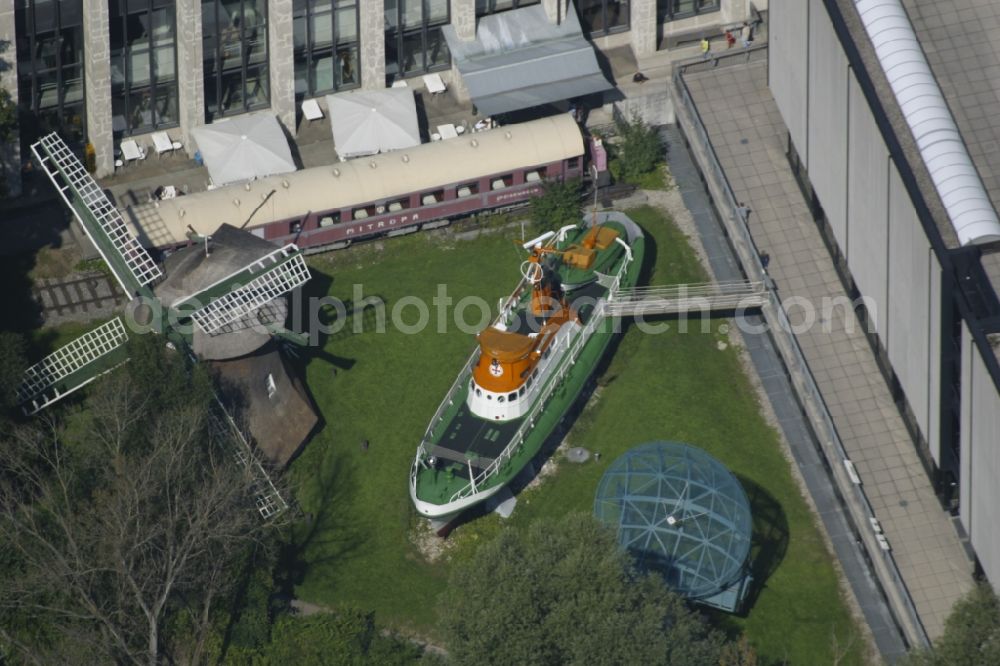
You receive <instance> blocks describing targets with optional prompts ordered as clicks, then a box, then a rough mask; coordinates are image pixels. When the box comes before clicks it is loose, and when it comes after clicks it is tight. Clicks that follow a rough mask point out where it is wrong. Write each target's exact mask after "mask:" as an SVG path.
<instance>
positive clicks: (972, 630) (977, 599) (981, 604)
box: [897, 583, 1000, 666]
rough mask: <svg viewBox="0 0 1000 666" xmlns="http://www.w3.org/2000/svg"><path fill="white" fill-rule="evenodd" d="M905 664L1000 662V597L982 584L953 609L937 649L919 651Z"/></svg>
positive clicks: (974, 665) (953, 665)
mask: <svg viewBox="0 0 1000 666" xmlns="http://www.w3.org/2000/svg"><path fill="white" fill-rule="evenodd" d="M897 663H899V664H902V665H905V666H993V665H994V664H1000V600H998V599H997V596H996V594H995V593H994V592H993V589H992V588H991V587H990V585H989V583H981V584H979V585H977V586H976V587H975V589H973V590H972V591H971V592H969V594H967V595H966V596H965V597H963V598H962V599H960V600H959V601H958V602H957V603H956V604H955V606H954V608H952V610H951V614H950V615H949V616H948V620H947V621H946V622H945V625H944V634H943V635H942V636H941V637H940V638H939V639H938V640H937V641H936V642H935V643H934V648H933V649H928V650H915V651H913V652H911V653H910V654H908V655H907V656H906V657H905V658H904V659H902V660H900V661H899V662H897Z"/></svg>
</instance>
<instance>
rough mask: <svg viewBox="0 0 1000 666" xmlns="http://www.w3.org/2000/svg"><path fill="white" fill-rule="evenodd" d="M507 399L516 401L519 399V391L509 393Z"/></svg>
mask: <svg viewBox="0 0 1000 666" xmlns="http://www.w3.org/2000/svg"><path fill="white" fill-rule="evenodd" d="M507 400H508V401H510V402H514V401H515V400H517V393H511V394H510V395H508V396H507Z"/></svg>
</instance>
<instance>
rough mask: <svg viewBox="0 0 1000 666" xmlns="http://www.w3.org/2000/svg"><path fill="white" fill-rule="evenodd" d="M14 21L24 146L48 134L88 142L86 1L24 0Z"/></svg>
mask: <svg viewBox="0 0 1000 666" xmlns="http://www.w3.org/2000/svg"><path fill="white" fill-rule="evenodd" d="M14 20H15V24H16V26H15V30H16V31H17V32H16V34H17V81H18V101H19V106H20V111H21V113H20V128H21V140H22V142H23V143H24V144H25V146H27V145H30V144H31V143H32V142H33V141H35V139H37V138H38V137H39V136H41V135H43V134H48V133H49V132H59V133H60V134H61V135H62V137H63V139H65V140H66V141H69V142H71V143H74V142H81V141H83V137H84V136H85V135H86V127H85V116H86V114H85V113H84V109H85V104H84V91H83V0H62V1H60V2H57V1H56V0H22V1H20V2H17V3H16V11H15V17H14Z"/></svg>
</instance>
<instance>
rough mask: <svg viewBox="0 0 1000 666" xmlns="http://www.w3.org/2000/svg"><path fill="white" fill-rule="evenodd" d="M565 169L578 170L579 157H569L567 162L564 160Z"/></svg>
mask: <svg viewBox="0 0 1000 666" xmlns="http://www.w3.org/2000/svg"><path fill="white" fill-rule="evenodd" d="M566 168H567V169H579V168H580V158H579V157H571V158H569V159H568V160H566Z"/></svg>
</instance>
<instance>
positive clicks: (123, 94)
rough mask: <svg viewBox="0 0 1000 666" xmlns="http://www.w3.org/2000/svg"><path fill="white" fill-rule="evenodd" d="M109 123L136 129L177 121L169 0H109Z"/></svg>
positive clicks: (128, 130) (132, 131)
mask: <svg viewBox="0 0 1000 666" xmlns="http://www.w3.org/2000/svg"><path fill="white" fill-rule="evenodd" d="M108 13H109V16H110V27H109V33H110V44H111V126H112V129H113V130H114V132H115V133H116V134H135V133H137V132H145V131H149V130H153V129H157V128H159V127H164V126H168V125H176V124H177V42H176V34H177V31H176V26H175V23H174V2H173V0H127V2H126V0H110V2H109V3H108Z"/></svg>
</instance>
